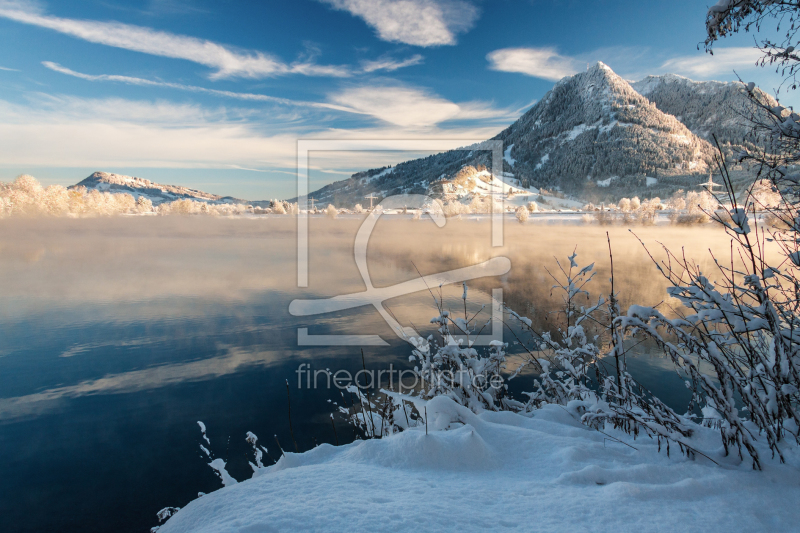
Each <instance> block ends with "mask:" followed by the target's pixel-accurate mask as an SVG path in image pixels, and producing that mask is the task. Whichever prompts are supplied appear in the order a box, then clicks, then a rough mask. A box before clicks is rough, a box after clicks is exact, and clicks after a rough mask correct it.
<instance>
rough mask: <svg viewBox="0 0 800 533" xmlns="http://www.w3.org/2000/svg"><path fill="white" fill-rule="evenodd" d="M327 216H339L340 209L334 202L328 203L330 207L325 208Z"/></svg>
mask: <svg viewBox="0 0 800 533" xmlns="http://www.w3.org/2000/svg"><path fill="white" fill-rule="evenodd" d="M325 216H327V217H328V218H336V217H337V216H339V210H338V209H336V207H335V206H334V205H333V204H328V207H326V208H325Z"/></svg>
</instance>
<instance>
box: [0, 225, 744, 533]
mask: <svg viewBox="0 0 800 533" xmlns="http://www.w3.org/2000/svg"><path fill="white" fill-rule="evenodd" d="M360 223H361V221H360V219H357V218H343V219H337V220H330V219H326V218H324V217H312V219H311V221H310V230H309V251H310V252H309V286H308V287H307V288H298V287H297V248H296V239H297V232H296V221H295V220H294V219H293V218H291V217H289V216H285V217H249V218H236V219H231V218H213V217H187V218H182V217H124V218H96V219H5V220H0V457H2V460H3V472H2V474H3V475H2V476H0V516H2V517H3V530H4V531H6V532H23V531H81V532H92V531H109V530H112V531H117V532H127V531H131V532H133V531H148V530H149V528H150V527H152V526H155V525H157V523H158V521H157V519H156V512H157V511H159V510H160V509H162V508H164V507H167V506H177V507H182V506H184V505H186V503H188V502H189V501H190V500H192V499H194V498H196V497H197V495H198V492H206V493H207V492H211V491H213V490H216V489H217V488H219V487H220V486H221V484H220V481H219V479H218V478H217V476H216V475H215V474H214V472H213V471H212V470H211V468H209V467H208V466H207V463H208V462H209V460H208V459H207V458H206V456H205V455H204V454H203V453H202V452H201V450H200V444H201V442H203V443H204V441H202V437H201V434H200V430H199V428H198V425H197V421H203V422H204V423H205V425H206V427H207V428H208V437H209V439H210V441H211V445H210V448H211V450H212V452H213V453H214V454H215V456H216V457H221V458H223V459H224V460H226V461H227V462H228V470H229V472H230V473H231V474H232V475H233V476H234V477H236V478H237V479H240V480H241V479H244V478H246V477H249V474H250V472H251V470H250V467H249V465H248V460H252V449H251V447H250V445H249V444H247V443H246V442H245V434H246V432H247V431H252V432H254V433H255V434H256V435H258V436H259V438H260V441H261V443H262V444H264V445H265V446H266V447H267V448H268V450H269V452H270V455H271V456H272V457H274V458H277V457H278V456H279V454H280V451H279V450H278V447H277V444H276V442H275V438H274V437H273V435H275V436H277V438H278V439H279V441H280V443H281V445H282V446H283V448H284V449H286V450H287V451H289V450H292V449H293V444H292V437H291V434H290V429H289V417H288V407H289V405H288V401H287V387H286V380H288V381H289V383H290V385H291V386H290V395H291V410H292V422H293V430H294V435H295V437H296V441H297V444H298V447H299V448H300V449H301V450H305V449H308V448H310V447H313V446H314V445H315V443H322V442H329V443H333V442H334V439H335V438H336V437H335V436H334V433H333V428H332V427H331V422H330V413H332V412H334V411H335V410H336V405H334V404H333V402H341V394H340V392H339V390H338V389H336V388H331V389H328V388H326V387H318V388H317V389H313V388H310V389H309V388H307V387H301V388H298V386H297V385H298V382H297V380H298V374H297V370H298V366H299V365H300V364H302V363H305V364H306V365H310V368H312V369H314V370H318V369H326V368H328V369H330V370H331V371H336V370H339V369H343V370H347V371H349V372H351V373H353V374H354V373H356V372H357V371H358V370H360V369H361V366H362V360H361V351H360V348H359V347H358V346H309V345H299V344H298V328H307V332H308V334H310V335H342V334H347V335H379V336H380V337H381V338H382V339H383V340H384V341H385V343H386V345H384V346H367V347H364V354H365V361H366V366H367V367H369V368H371V369H372V368H376V369H377V368H388V365H389V364H393V365H394V367H395V368H411V367H412V366H413V365H412V363H410V362H409V361H408V356H409V354H410V351H411V349H410V345H409V344H408V343H406V342H405V341H403V340H402V339H400V338H399V337H398V336H397V335H396V334H395V333H394V332H393V331H392V330H391V329H390V327H389V326H388V325H387V323H386V322H385V321H384V320H383V318H382V317H381V316H380V315H379V314H378V313H377V312H376V310H375V309H374V308H373V307H361V308H355V309H349V310H344V311H336V312H332V313H329V314H323V315H317V316H306V317H296V316H292V315H291V314H290V313H289V311H288V309H289V305H290V303H291V302H292V301H293V300H295V299H315V298H326V297H332V296H336V295H340V294H346V293H353V292H359V291H363V290H364V282H363V281H362V278H361V276H360V275H359V272H358V269H357V267H356V262H355V259H354V255H353V243H354V238H355V234H356V231H357V230H358V227H359V225H360ZM632 229H633V231H635V232H636V234H637V235H638V236H639V237H640V238H641V239H642V240H643V241H644V242H645V243H646V244H647V245H648V247H650V249H651V251H653V253H654V254H655V255H656V256H659V257H660V256H663V253H661V252H660V246H659V244H658V243H657V241H660V242H663V243H664V244H666V245H667V246H669V247H670V248H672V249H673V250H676V251H677V250H680V248H681V246H685V252H686V255H687V257H693V258H696V259H697V261H698V264H699V265H700V266H701V268H702V269H703V270H704V271H706V272H708V273H709V275H710V277H711V278H712V279H713V278H714V277H715V275H714V271H713V263H712V261H711V258H710V256H709V253H708V249H709V248H711V249H713V250H715V251H716V252H718V253H720V254H722V255H723V256H724V255H725V254H729V253H730V248H729V239H728V238H727V237H726V236H725V235H724V233H723V232H722V231H721V230H719V229H717V228H714V227H713V226H704V227H674V226H655V227H652V226H651V227H634V228H632ZM606 231H608V232H609V233H610V236H611V242H612V246H613V249H614V265H615V283H616V287H617V288H618V290H619V291H620V298H621V300H622V303H623V308H624V306H625V305H627V304H632V303H638V304H644V305H656V304H659V303H660V302H662V301H665V300H666V299H667V296H666V293H665V291H664V289H665V287H666V282H665V281H664V280H663V278H662V277H661V276H660V274H659V273H658V272H657V270H656V269H655V268H654V266H653V264H652V262H651V261H650V259H649V257H648V255H647V253H646V252H645V250H644V249H643V248H642V246H641V245H640V243H639V241H638V240H637V239H636V238H635V237H634V235H632V234H631V233H630V232H629V231H628V228H627V227H623V226H610V227H601V226H597V225H585V224H580V223H574V224H559V223H553V221H552V220H550V221H539V222H535V221H534V222H529V223H527V224H525V225H521V224H518V223H517V222H516V221H514V220H512V219H510V218H509V219H507V221H506V224H505V235H504V246H502V247H497V248H494V247H492V246H491V228H490V225H489V223H488V222H487V219H486V218H484V219H483V220H476V219H470V220H456V219H451V220H448V222H447V224H446V225H445V227H444V228H441V229H439V228H437V227H436V226H435V225H434V224H433V223H431V222H430V220H426V219H424V218H423V219H422V220H411V219H410V217H401V216H397V217H391V218H384V219H382V220H380V221H379V222H378V224H377V227H376V229H375V231H374V232H373V234H372V238H371V241H370V247H369V253H368V263H369V273H370V277H371V280H372V282H373V283H374V285H375V286H376V287H384V286H389V285H395V284H397V283H401V282H404V281H408V280H413V279H415V278H418V277H419V275H420V274H422V275H428V274H436V273H438V272H442V271H445V270H450V269H456V268H463V267H468V266H470V265H473V264H476V263H479V262H482V261H486V260H488V259H490V258H492V257H507V258H509V259H510V261H511V270H510V272H509V273H508V274H505V275H502V276H495V277H487V278H481V279H476V280H473V281H469V282H468V286H469V289H470V290H469V301H468V306H469V313H470V314H472V313H478V312H479V311H480V309H481V306H484V305H485V306H486V308H485V309H484V310H483V311H482V313H483V315H482V316H485V319H486V320H488V319H489V310H490V309H491V294H492V290H493V289H496V288H502V289H503V297H504V300H505V302H506V304H507V305H509V306H510V307H511V308H512V309H514V310H516V311H518V312H519V313H520V314H523V315H527V316H530V317H531V318H532V319H533V321H534V324H535V325H536V326H537V327H539V328H545V329H547V328H552V327H553V321H554V318H553V316H554V315H552V312H553V311H554V310H555V309H556V308H557V306H558V299H557V296H556V295H553V297H551V296H550V293H551V287H552V285H553V282H552V280H551V279H550V277H549V275H548V273H547V271H546V270H545V268H547V269H549V270H550V271H551V272H555V270H554V269H557V268H558V267H557V265H556V262H555V258H554V256H555V257H557V258H558V259H559V260H560V261H561V263H562V265H564V264H568V260H567V259H566V258H567V256H568V255H570V254H571V253H572V252H573V250H574V249H576V247H577V253H578V261H579V262H580V263H581V264H582V265H583V264H587V263H590V262H596V264H597V271H598V274H597V276H596V279H595V281H594V282H593V283H592V285H594V287H592V292H593V298H594V299H596V297H597V295H598V294H599V293H601V292H602V293H603V294H607V292H608V290H609V283H608V278H609V261H608V248H607V246H608V245H607V242H606ZM717 277H718V276H717ZM433 289H434V293H435V294H436V296H437V297H438V288H436V287H434V288H433ZM462 290H463V289H462V287H461V286H460V285H459V286H451V287H445V288H444V289H443V292H442V298H443V301H444V303H445V306H446V307H448V308H450V309H452V310H453V311H452V312H453V313H462V312H463V302H462V300H461V295H462ZM667 303H669V302H667ZM673 303H674V302H673ZM386 304H387V306H388V307H389V309H390V311H391V312H392V314H393V315H394V316H395V317H396V318H397V321H398V322H399V323H400V324H402V325H404V326H411V325H413V326H414V327H415V328H418V329H417V331H419V332H420V333H423V334H426V335H427V334H429V333H431V332H433V331H434V327H433V325H431V324H430V323H429V321H430V319H431V318H432V317H434V316H436V315H437V314H438V313H437V311H436V308H435V305H434V302H433V298H432V295H431V293H429V292H428V291H421V292H418V293H414V294H409V295H405V296H400V297H397V298H394V299H392V300H389V301H387V302H386ZM506 318H507V317H506ZM509 323H510V322H509ZM515 333H519V332H518V331H515ZM312 338H313V337H312ZM504 339H505V341H506V342H511V343H512V344H511V346H510V347H509V352H510V353H519V352H521V349H520V347H519V346H516V345H515V344H513V337H512V336H511V334H509V333H508V332H506V334H505V336H504ZM512 362H513V358H512ZM511 366H512V365H511V364H510V365H509V367H511ZM630 368H631V372H632V374H634V376H635V377H637V378H639V379H640V381H642V382H643V383H644V384H645V385H647V386H648V387H650V388H651V389H652V390H653V391H654V392H656V393H657V394H659V395H661V396H662V397H663V398H664V399H665V400H666V401H667V402H668V403H670V404H671V405H672V406H673V407H674V408H676V409H677V410H679V411H680V412H683V411H684V410H685V402H686V401H687V400H688V396H687V392H686V390H685V388H683V383H682V382H681V380H680V379H678V377H677V376H676V375H675V373H674V372H672V370H671V367H670V365H669V364H668V363H667V361H665V360H664V359H663V358H661V357H658V356H657V355H655V354H651V353H649V352H648V351H647V350H646V349H644V348H642V349H639V350H638V351H637V353H636V354H635V355H634V356H633V359H632V360H631V363H630ZM509 370H511V368H509ZM531 380H532V376H530V375H529V374H523V375H522V376H520V377H519V378H518V379H516V380H514V381H513V382H512V386H511V389H512V390H513V391H516V392H519V391H521V390H530V389H529V387H530V384H531ZM526 387H528V388H527V389H526ZM335 423H336V430H337V434H336V435H337V437H338V440H339V442H340V443H344V442H349V441H351V440H353V438H354V437H355V433H354V431H353V429H352V428H351V427H350V426H348V425H346V423H345V422H344V421H343V419H342V418H341V417H337V418H336V422H335ZM204 444H205V443H204ZM265 462H266V463H267V464H268V463H269V460H268V459H266V460H265Z"/></svg>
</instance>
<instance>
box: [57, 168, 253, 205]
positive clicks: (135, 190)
mask: <svg viewBox="0 0 800 533" xmlns="http://www.w3.org/2000/svg"><path fill="white" fill-rule="evenodd" d="M77 187H85V188H87V189H89V190H96V191H100V192H113V193H127V194H130V195H131V196H133V197H134V198H137V199H138V198H139V197H140V196H143V197H145V198H147V199H149V200H150V201H151V202H153V205H158V204H160V203H163V202H172V201H174V200H180V199H190V200H197V201H202V202H209V203H247V202H246V201H245V200H239V199H237V198H231V197H228V196H226V197H222V196H219V195H216V194H210V193H207V192H203V191H199V190H197V189H190V188H188V187H183V186H180V185H162V184H160V183H155V182H152V181H150V180H146V179H144V178H137V177H135V176H124V175H122V174H114V173H111V172H102V171H97V172H93V173H92V175H91V176H89V177H88V178H86V179H84V180H82V181H80V182H79V183H77V184H75V185H72V186H71V187H69V188H70V189H74V188H77Z"/></svg>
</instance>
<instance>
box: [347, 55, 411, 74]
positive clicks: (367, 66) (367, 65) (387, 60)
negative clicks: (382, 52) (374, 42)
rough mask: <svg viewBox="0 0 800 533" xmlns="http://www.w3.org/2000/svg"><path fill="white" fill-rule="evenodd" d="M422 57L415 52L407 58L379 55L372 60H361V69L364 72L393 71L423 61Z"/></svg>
mask: <svg viewBox="0 0 800 533" xmlns="http://www.w3.org/2000/svg"><path fill="white" fill-rule="evenodd" d="M424 59H425V58H424V57H422V56H421V55H419V54H415V55H413V56H411V57H409V58H406V59H402V60H398V59H393V58H391V57H386V56H385V57H380V58H378V59H376V60H374V61H362V62H361V70H362V71H364V72H375V71H378V70H385V71H387V72H394V71H395V70H398V69H401V68H405V67H412V66H414V65H419V64H420V63H422V62H423V61H424Z"/></svg>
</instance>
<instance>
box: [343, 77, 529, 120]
mask: <svg viewBox="0 0 800 533" xmlns="http://www.w3.org/2000/svg"><path fill="white" fill-rule="evenodd" d="M328 100H329V101H330V102H333V103H336V104H338V105H341V106H345V107H348V108H351V109H354V110H357V111H359V112H361V113H363V114H365V115H370V116H372V117H375V118H377V119H379V120H381V121H383V122H387V123H389V124H394V125H396V126H400V127H403V128H429V127H432V126H435V125H437V124H440V123H443V122H450V121H457V120H490V121H492V122H503V121H509V120H512V119H516V118H518V115H516V111H514V110H508V109H497V108H495V107H493V106H492V105H490V104H488V103H485V102H466V103H460V104H458V103H455V102H452V101H450V100H447V99H445V98H442V97H440V96H437V95H435V94H432V93H430V92H429V91H426V90H424V89H421V88H418V87H409V86H404V85H389V86H385V85H377V86H376V85H368V86H360V87H351V88H347V89H345V90H343V91H341V92H338V93H334V94H332V95H329V97H328Z"/></svg>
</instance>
